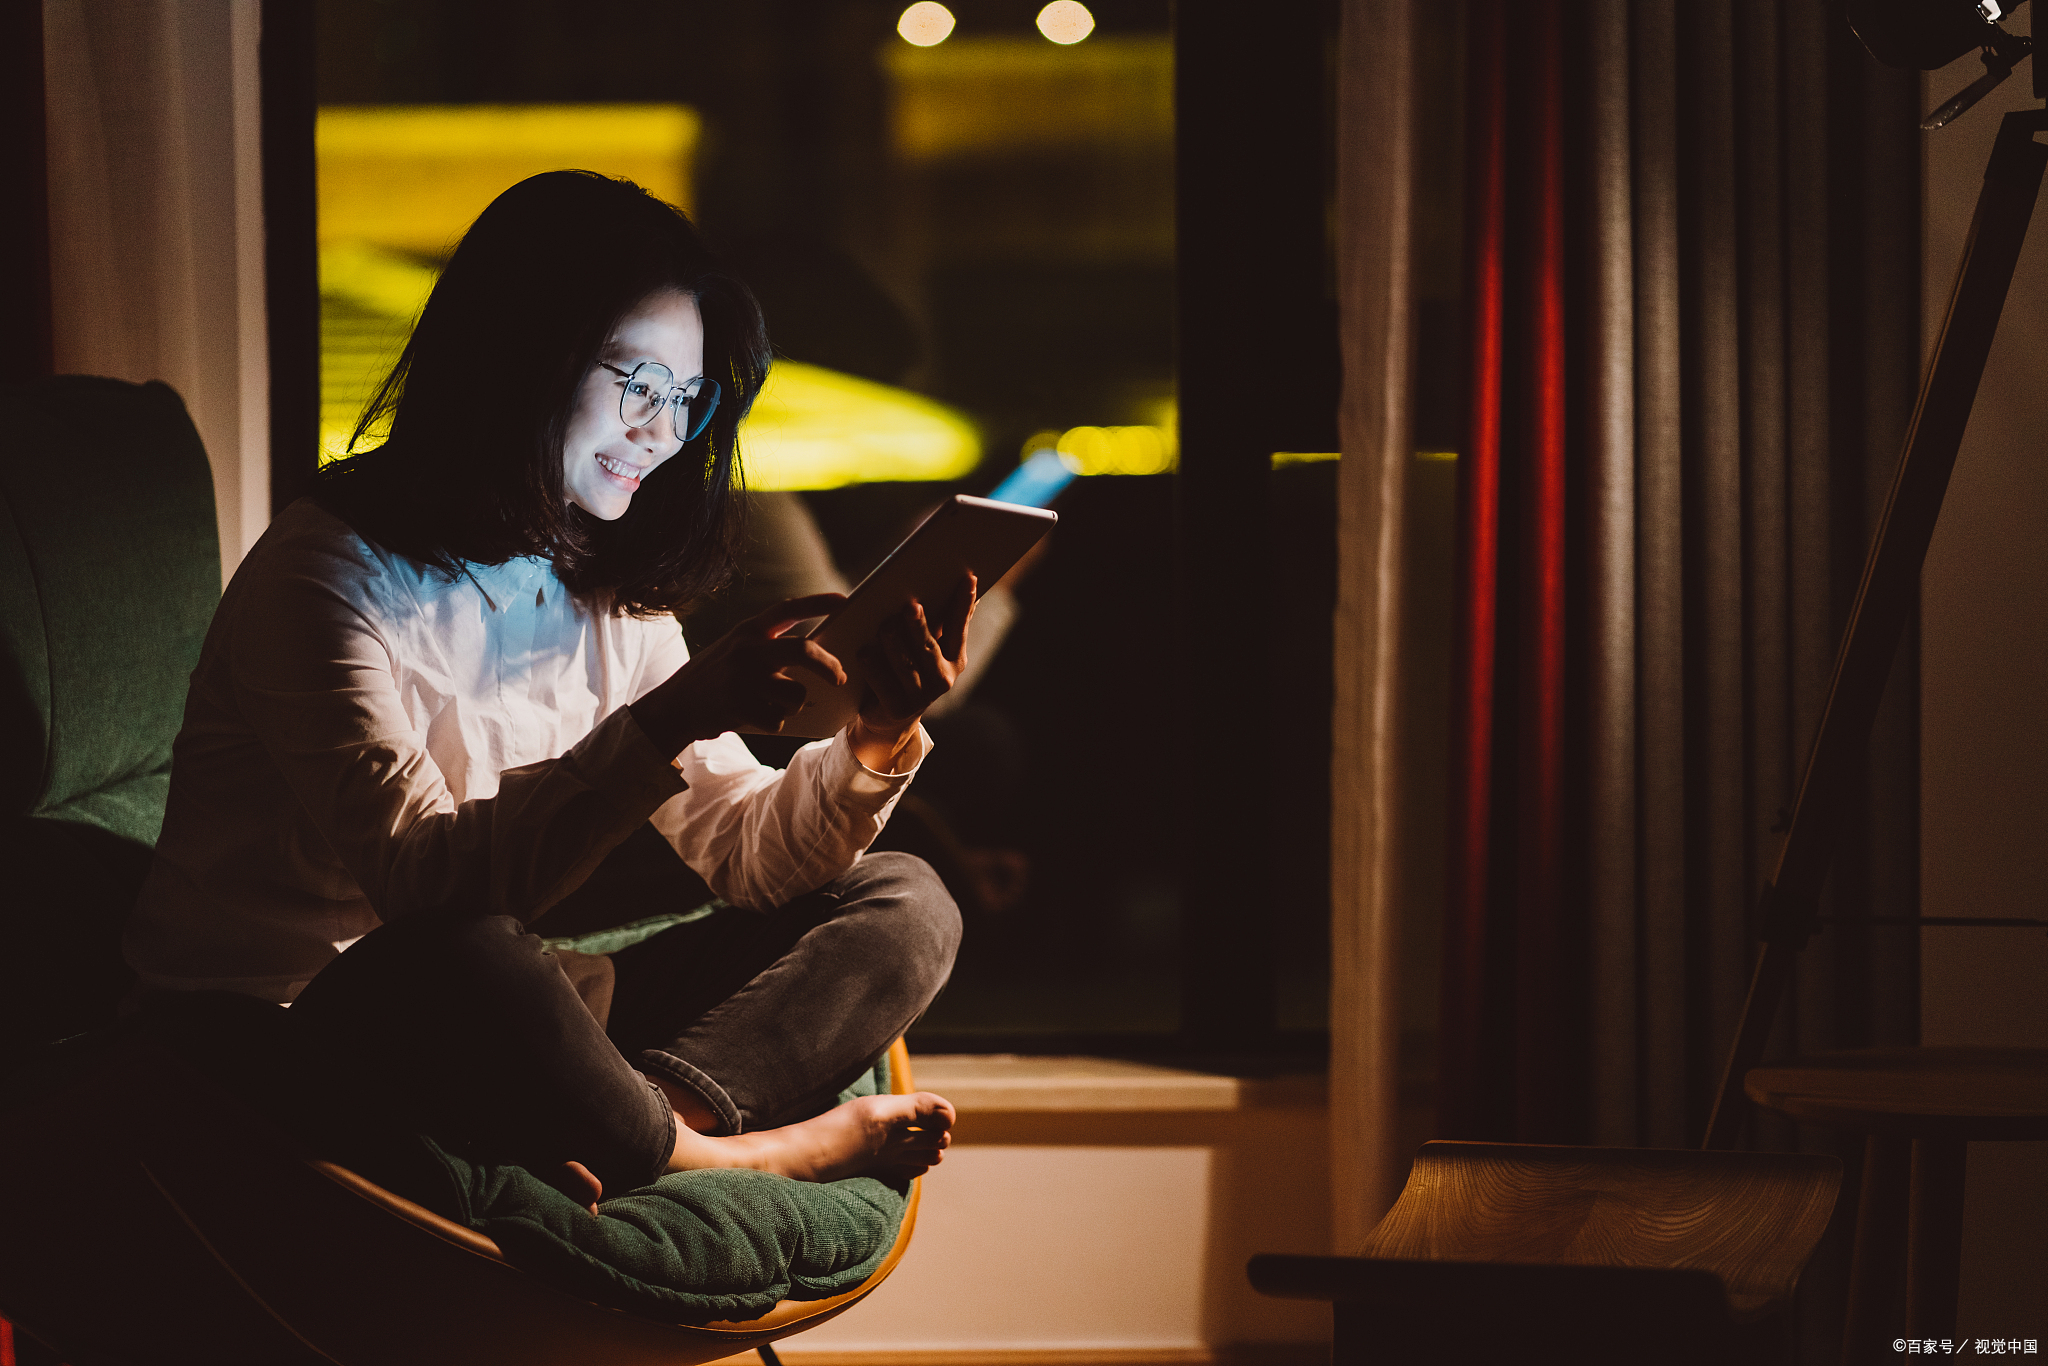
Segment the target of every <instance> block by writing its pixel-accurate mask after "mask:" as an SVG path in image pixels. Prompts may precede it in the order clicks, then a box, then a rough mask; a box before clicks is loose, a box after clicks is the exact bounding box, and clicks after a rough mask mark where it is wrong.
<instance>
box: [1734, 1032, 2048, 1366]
mask: <svg viewBox="0 0 2048 1366" xmlns="http://www.w3.org/2000/svg"><path fill="white" fill-rule="evenodd" d="M1743 1089H1744V1090H1745V1091H1746V1092H1747V1093H1748V1095H1749V1098H1750V1099H1751V1100H1753V1101H1755V1102H1756V1103H1757V1104H1758V1105H1761V1106H1763V1107H1764V1108H1765V1109H1767V1110H1774V1111H1776V1112H1777V1113H1779V1114H1781V1115H1784V1116H1786V1117H1787V1118H1790V1119H1794V1120H1797V1121H1799V1122H1800V1123H1802V1124H1817V1125H1820V1126H1822V1127H1824V1128H1830V1129H1845V1130H1849V1131H1851V1132H1855V1133H1861V1134H1863V1135H1864V1136H1865V1139H1864V1159H1863V1190H1862V1194H1861V1197H1860V1200H1859V1203H1858V1206H1857V1210H1856V1249H1855V1257H1854V1261H1853V1263H1852V1264H1851V1269H1850V1273H1849V1315H1848V1321H1847V1323H1846V1324H1845V1325H1844V1327H1843V1332H1842V1360H1843V1362H1844V1363H1845V1366H1846V1363H1850V1362H1857V1361H1863V1360H1871V1359H1876V1358H1874V1357H1872V1356H1870V1353H1871V1351H1872V1350H1873V1346H1874V1345H1875V1344H1877V1343H1879V1342H1880V1340H1881V1339H1886V1338H1890V1337H1892V1336H1893V1335H1894V1333H1895V1331H1896V1325H1893V1324H1887V1322H1886V1304H1885V1292H1886V1287H1887V1284H1888V1283H1889V1282H1890V1281H1891V1279H1892V1277H1893V1276H1894V1275H1896V1273H1897V1269H1898V1264H1899V1260H1900V1257H1901V1255H1902V1254H1903V1257H1904V1260H1905V1263H1906V1332H1907V1334H1908V1335H1910V1336H1913V1337H1921V1338H1952V1337H1954V1336H1955V1330H1956V1296H1957V1289H1958V1285H1959V1280H1960V1272H1961V1266H1962V1246H1963V1168H1964V1158H1965V1155H1966V1153H1967V1151H1968V1148H1967V1145H1968V1144H1969V1143H1970V1142H1971V1141H1972V1140H1998V1139H2041V1138H2048V1049H2042V1048H1863V1049H1850V1050H1846V1051H1843V1052H1838V1053H1816V1054H1813V1055H1811V1056H1809V1057H1804V1058H1795V1059H1793V1060H1791V1061H1789V1062H1785V1063H1780V1064H1777V1065H1775V1066H1771V1067H1759V1068H1756V1069H1755V1070H1753V1071H1751V1072H1750V1073H1749V1075H1748V1076H1747V1077H1746V1078H1745V1079H1744V1084H1743ZM1885 1345H1886V1346H1888V1345H1889V1344H1885ZM1889 1355H1890V1354H1889V1352H1886V1353H1885V1359H1889Z"/></svg>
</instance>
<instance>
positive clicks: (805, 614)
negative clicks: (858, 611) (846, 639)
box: [741, 593, 846, 637]
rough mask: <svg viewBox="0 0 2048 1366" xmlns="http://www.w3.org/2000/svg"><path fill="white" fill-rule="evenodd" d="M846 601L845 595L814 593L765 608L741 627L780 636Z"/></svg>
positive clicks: (758, 632) (766, 634) (760, 633)
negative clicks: (800, 623) (798, 624)
mask: <svg viewBox="0 0 2048 1366" xmlns="http://www.w3.org/2000/svg"><path fill="white" fill-rule="evenodd" d="M845 601H846V594H844V593H812V594H810V595H809V596H807V597H801V598H790V599H789V600H788V601H786V602H778V603H776V604H775V605H774V606H773V607H766V608H763V609H762V610H761V611H759V612H756V613H754V615H753V616H751V617H748V618H747V619H746V621H744V622H742V623H741V625H742V626H744V627H745V628H746V629H747V630H749V631H751V632H754V633H756V634H759V635H764V636H771V637H772V636H779V635H781V634H782V633H783V632H784V631H787V630H788V629H789V628H790V627H792V626H794V625H796V624H797V623H798V622H800V621H808V620H810V618H812V617H822V616H824V615H826V614H827V613H829V612H831V611H832V610H833V609H834V608H836V607H838V606H839V604H840V603H842V602H845Z"/></svg>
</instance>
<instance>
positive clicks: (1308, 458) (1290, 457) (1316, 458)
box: [1273, 451, 1338, 470]
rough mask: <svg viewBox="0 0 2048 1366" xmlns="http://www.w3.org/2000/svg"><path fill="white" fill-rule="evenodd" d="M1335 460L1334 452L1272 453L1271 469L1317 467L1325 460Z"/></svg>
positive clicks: (1335, 453) (1335, 454)
mask: <svg viewBox="0 0 2048 1366" xmlns="http://www.w3.org/2000/svg"><path fill="white" fill-rule="evenodd" d="M1337 458H1338V456H1337V452H1335V451H1274V452H1273V468H1274V469H1276V470H1277V469H1281V468H1284V467H1285V466H1288V465H1317V464H1321V463H1322V462H1323V461H1325V460H1335V459H1337Z"/></svg>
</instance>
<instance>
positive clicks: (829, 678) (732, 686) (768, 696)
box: [628, 593, 846, 754]
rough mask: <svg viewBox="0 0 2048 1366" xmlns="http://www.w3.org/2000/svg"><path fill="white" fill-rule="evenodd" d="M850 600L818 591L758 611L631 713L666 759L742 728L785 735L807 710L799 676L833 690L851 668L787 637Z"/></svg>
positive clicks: (825, 652)
mask: <svg viewBox="0 0 2048 1366" xmlns="http://www.w3.org/2000/svg"><path fill="white" fill-rule="evenodd" d="M844 601H846V595H845V594H844V593H813V594H811V595H810V596H809V597H803V598H791V599H790V600H789V601H787V602H780V603H777V604H776V605H775V606H773V607H770V608H768V609H767V610H766V611H762V612H757V613H755V614H754V615H753V616H751V617H748V618H747V619H746V620H745V621H742V622H740V623H739V624H738V625H736V626H734V627H733V628H732V629H731V630H730V631H727V632H726V633H725V634H724V635H722V636H720V637H719V638H718V639H717V640H715V641H713V642H712V643H711V644H710V645H709V646H708V647H706V649H705V650H704V652H703V653H702V654H699V655H693V656H692V657H691V659H690V661H689V663H687V664H685V665H683V667H682V668H680V669H677V670H676V671H675V672H674V673H672V674H670V675H669V676H668V679H667V680H666V681H665V682H663V683H661V684H659V685H657V686H656V687H655V688H654V690H653V691H652V692H649V693H648V694H647V695H646V696H645V697H642V698H640V699H639V700H638V701H636V702H634V703H633V704H632V705H631V706H630V707H629V708H628V710H629V711H631V712H632V713H633V719H634V720H635V721H636V722H638V723H639V725H640V729H641V730H643V731H645V732H646V733H647V738H648V739H650V740H652V741H653V742H654V744H655V747H656V748H657V749H659V750H660V751H661V752H662V753H664V754H680V753H682V752H683V750H684V748H685V747H686V746H688V745H690V744H693V743H694V742H696V741H698V740H708V739H710V738H711V737H712V736H714V735H723V734H724V733H725V732H726V731H729V730H737V729H739V728H740V727H741V726H751V727H753V728H755V729H756V730H762V731H767V732H769V733H770V734H773V733H774V732H776V731H779V730H781V729H782V723H783V722H784V721H787V720H788V719H789V718H790V717H791V716H793V715H795V714H796V712H797V710H798V708H800V707H802V706H803V704H804V685H803V681H802V680H801V679H799V678H796V677H793V676H792V675H793V673H794V671H795V670H798V669H808V670H810V671H811V672H812V673H814V674H816V675H817V676H818V677H819V678H821V679H824V680H825V681H826V682H828V683H832V684H840V683H844V682H845V681H846V670H845V669H843V668H841V667H840V664H839V661H838V660H837V659H836V658H834V657H833V655H832V654H831V652H830V651H828V650H827V649H825V647H824V646H822V645H820V644H818V642H817V641H815V640H810V639H797V638H793V637H790V636H787V635H784V634H783V633H784V632H785V631H787V630H789V628H790V627H792V626H794V625H796V624H797V623H798V622H800V621H805V620H808V619H809V618H811V617H820V616H824V615H825V614H826V613H827V612H830V611H831V610H832V609H833V608H835V607H837V606H838V605H839V604H840V603H842V602H844Z"/></svg>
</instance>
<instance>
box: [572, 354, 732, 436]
mask: <svg viewBox="0 0 2048 1366" xmlns="http://www.w3.org/2000/svg"><path fill="white" fill-rule="evenodd" d="M597 363H598V365H599V366H600V367H602V368H604V369H606V370H609V371H611V372H612V373H613V374H615V375H617V376H618V377H619V378H618V381H617V383H618V385H619V421H621V422H623V423H625V424H626V426H627V427H629V428H631V429H632V430H634V431H644V430H646V429H647V428H649V427H652V426H653V425H654V423H655V421H656V420H657V419H658V418H660V416H661V415H662V413H663V412H664V411H666V412H667V413H668V427H669V432H670V434H672V435H673V436H674V437H675V438H676V448H677V449H678V450H680V449H682V448H683V447H684V446H687V445H689V444H690V443H691V442H692V441H695V440H696V439H697V438H698V437H700V436H702V435H703V434H704V429H705V428H706V427H709V426H710V425H711V415H712V414H713V413H715V412H717V411H718V400H719V399H720V398H722V397H724V394H723V392H722V391H721V390H720V389H719V387H718V381H717V380H715V379H712V378H711V377H710V376H708V375H697V376H695V377H694V378H691V379H687V380H676V372H675V371H673V370H671V369H669V368H668V367H667V366H666V365H663V364H662V363H661V362H660V361H658V360H643V361H641V362H640V363H639V364H638V365H636V366H634V367H633V368H632V370H630V371H626V370H621V369H620V368H619V367H618V366H616V365H613V364H612V363H611V362H610V361H603V360H601V361H599V362H597ZM649 366H652V367H653V368H655V369H657V370H660V371H661V372H663V373H664V374H666V375H667V376H668V377H669V379H670V380H671V381H672V383H671V384H670V385H669V389H668V392H667V393H666V394H664V395H662V399H661V402H660V403H659V404H658V405H656V407H655V409H654V411H653V412H652V413H650V414H648V416H647V420H646V421H645V422H635V421H633V419H631V418H629V417H627V416H626V400H627V399H629V398H631V397H632V396H633V376H635V375H637V374H639V373H640V372H641V371H642V370H645V369H647V368H648V367H649ZM692 385H695V386H697V387H696V389H695V390H694V391H692V390H691V387H690V386H692ZM706 389H709V390H710V392H711V402H710V405H709V406H708V407H706V408H705V409H704V418H703V420H702V421H701V422H699V423H698V424H697V426H696V429H695V430H694V431H692V432H690V433H689V434H688V435H685V434H684V433H683V425H682V423H680V422H677V421H676V411H675V410H676V405H677V401H678V400H681V402H682V404H683V406H684V407H685V408H688V407H689V406H690V405H692V404H694V403H695V402H696V401H697V399H698V398H699V397H701V396H702V395H703V393H704V391H705V390H706Z"/></svg>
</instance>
